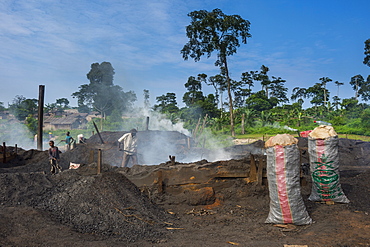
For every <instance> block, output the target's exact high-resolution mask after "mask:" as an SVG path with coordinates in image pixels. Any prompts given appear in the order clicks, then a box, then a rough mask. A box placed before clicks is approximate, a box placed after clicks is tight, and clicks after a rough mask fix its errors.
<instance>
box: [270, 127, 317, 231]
mask: <svg viewBox="0 0 370 247" xmlns="http://www.w3.org/2000/svg"><path fill="white" fill-rule="evenodd" d="M297 143H298V140H297V139H296V138H294V137H293V136H291V135H289V134H282V135H276V136H274V137H271V138H270V139H269V140H268V141H267V142H266V143H265V147H266V154H267V179H268V184H269V193H270V212H269V215H268V217H267V219H266V221H265V222H266V223H275V224H288V223H291V224H296V225H307V224H311V223H312V219H311V218H310V216H309V215H308V213H307V210H306V207H305V205H304V203H303V199H302V196H301V187H300V163H299V149H298V146H297Z"/></svg>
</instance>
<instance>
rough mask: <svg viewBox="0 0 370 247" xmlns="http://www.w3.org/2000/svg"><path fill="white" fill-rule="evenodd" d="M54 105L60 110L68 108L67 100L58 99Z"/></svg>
mask: <svg viewBox="0 0 370 247" xmlns="http://www.w3.org/2000/svg"><path fill="white" fill-rule="evenodd" d="M56 105H57V106H58V107H60V108H62V109H65V108H68V105H69V100H68V99H67V98H60V99H57V100H56Z"/></svg>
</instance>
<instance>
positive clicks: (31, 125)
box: [26, 115, 38, 135]
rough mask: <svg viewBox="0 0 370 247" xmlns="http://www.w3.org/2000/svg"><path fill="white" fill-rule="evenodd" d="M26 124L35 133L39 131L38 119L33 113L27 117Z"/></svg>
mask: <svg viewBox="0 0 370 247" xmlns="http://www.w3.org/2000/svg"><path fill="white" fill-rule="evenodd" d="M26 126H27V128H28V130H29V131H30V132H31V133H32V134H33V135H35V134H36V133H37V127H38V121H37V119H36V118H34V117H32V115H29V116H28V117H27V118H26Z"/></svg>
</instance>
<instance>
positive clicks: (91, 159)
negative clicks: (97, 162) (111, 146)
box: [89, 150, 94, 164]
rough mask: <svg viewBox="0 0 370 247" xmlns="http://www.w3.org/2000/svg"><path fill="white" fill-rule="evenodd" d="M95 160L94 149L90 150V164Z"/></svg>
mask: <svg viewBox="0 0 370 247" xmlns="http://www.w3.org/2000/svg"><path fill="white" fill-rule="evenodd" d="M93 162H94V150H90V156H89V164H91V163H93Z"/></svg>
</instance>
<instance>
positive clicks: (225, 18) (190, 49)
mask: <svg viewBox="0 0 370 247" xmlns="http://www.w3.org/2000/svg"><path fill="white" fill-rule="evenodd" d="M188 16H189V17H190V18H191V23H190V25H188V26H187V27H186V35H187V37H188V38H189V41H188V42H187V43H186V44H185V45H184V47H183V48H182V50H181V53H182V56H183V58H184V59H185V60H187V59H188V58H189V57H191V58H193V59H194V61H196V62H197V61H199V60H200V58H201V57H202V56H203V55H205V54H207V58H209V57H210V56H211V54H212V53H213V52H217V60H216V62H215V65H216V66H218V67H220V68H222V67H223V68H224V70H225V76H226V81H227V92H228V97H229V112H230V128H231V135H232V136H235V131H234V115H233V100H232V95H231V81H230V77H229V69H228V63H227V57H228V56H231V55H233V54H234V53H236V50H237V48H238V47H239V46H240V42H242V43H244V44H246V43H247V38H249V37H251V35H250V33H249V28H250V22H249V21H247V20H244V19H243V18H241V17H240V16H239V15H226V14H224V13H223V12H222V11H221V10H220V9H214V10H213V11H211V12H208V11H206V10H199V11H193V12H191V13H189V14H188ZM239 39H240V40H239Z"/></svg>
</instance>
